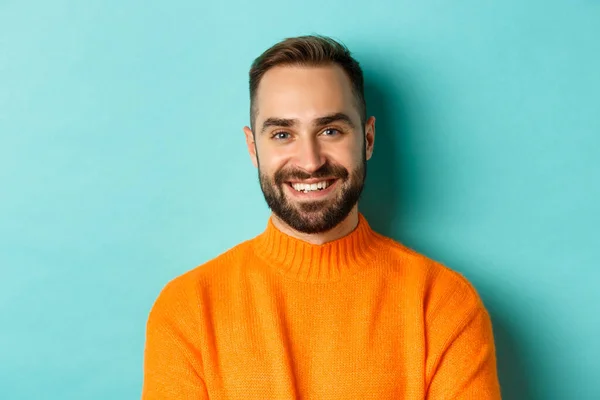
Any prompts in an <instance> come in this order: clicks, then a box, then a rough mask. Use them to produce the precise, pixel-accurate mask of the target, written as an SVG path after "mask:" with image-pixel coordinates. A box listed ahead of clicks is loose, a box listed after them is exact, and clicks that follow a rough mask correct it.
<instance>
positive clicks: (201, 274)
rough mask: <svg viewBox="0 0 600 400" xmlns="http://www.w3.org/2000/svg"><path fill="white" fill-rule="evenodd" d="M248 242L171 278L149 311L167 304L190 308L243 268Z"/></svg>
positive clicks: (249, 248) (249, 247)
mask: <svg viewBox="0 0 600 400" xmlns="http://www.w3.org/2000/svg"><path fill="white" fill-rule="evenodd" d="M251 251H252V250H251V240H246V241H244V242H241V243H239V244H237V245H235V246H234V247H232V248H230V249H228V250H226V251H225V252H223V253H221V254H219V255H218V256H216V257H214V258H212V259H210V260H208V261H206V262H204V263H202V264H199V265H198V266H196V267H194V268H192V269H190V270H188V271H185V272H183V273H181V274H179V275H177V276H175V277H174V278H171V279H170V280H169V281H167V283H166V284H165V285H163V287H162V289H161V290H160V293H159V294H158V296H157V298H156V300H155V302H154V304H153V309H156V310H159V309H162V308H164V307H163V306H164V305H167V304H174V303H178V304H193V303H196V302H197V301H198V299H200V298H201V297H202V292H204V291H205V290H206V289H209V288H210V286H213V285H214V284H215V283H218V282H219V281H224V280H225V279H226V278H227V275H228V274H231V273H232V271H233V270H234V269H236V268H239V267H240V265H242V264H243V260H246V259H248V257H249V256H250V254H249V252H251Z"/></svg>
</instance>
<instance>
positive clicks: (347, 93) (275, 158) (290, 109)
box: [244, 65, 374, 233]
mask: <svg viewBox="0 0 600 400" xmlns="http://www.w3.org/2000/svg"><path fill="white" fill-rule="evenodd" d="M255 106H256V109H257V113H256V117H255V123H254V127H255V129H254V133H253V132H252V131H251V130H250V129H249V128H247V127H246V128H245V129H244V131H245V133H246V141H247V144H248V150H249V151H250V154H251V156H252V159H253V162H254V164H255V166H257V167H258V172H259V180H260V185H261V189H262V191H263V194H264V196H265V200H266V201H267V204H268V205H269V207H270V208H271V210H272V211H273V213H274V214H275V215H276V216H277V217H279V218H280V219H281V220H282V221H283V222H285V223H286V224H287V225H289V226H290V227H291V228H293V229H295V230H296V231H299V232H303V233H319V232H326V231H328V230H330V229H332V228H333V227H335V226H336V225H338V224H339V223H340V222H342V221H343V220H344V219H345V218H346V217H347V216H348V214H349V213H350V211H351V210H352V209H353V208H354V206H355V205H356V204H357V202H358V199H359V196H360V194H361V192H362V189H363V185H364V181H365V176H366V161H367V159H368V158H370V156H371V152H372V145H373V135H374V119H373V118H371V119H369V121H368V122H367V124H366V126H363V125H362V124H361V120H360V115H359V111H358V109H357V106H356V99H355V97H354V95H353V93H352V88H351V83H350V80H349V79H348V77H347V76H346V74H345V73H344V71H343V70H342V69H341V68H340V67H338V66H333V65H332V66H323V67H299V66H285V67H275V68H272V69H270V70H269V71H267V72H266V73H265V75H264V76H263V78H262V80H261V82H260V85H259V88H258V91H257V94H256V99H255ZM365 129H366V130H365ZM365 132H366V133H367V135H366V136H365Z"/></svg>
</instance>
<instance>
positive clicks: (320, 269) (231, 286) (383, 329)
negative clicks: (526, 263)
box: [142, 36, 500, 400]
mask: <svg viewBox="0 0 600 400" xmlns="http://www.w3.org/2000/svg"><path fill="white" fill-rule="evenodd" d="M250 96H251V123H250V125H251V127H245V128H244V133H245V137H246V144H247V147H248V151H249V153H250V158H251V160H252V162H253V164H254V166H255V167H257V168H258V173H259V181H260V185H261V189H262V191H263V193H264V196H265V199H266V201H267V203H268V205H269V207H270V208H271V210H272V215H271V218H270V219H269V221H268V223H267V227H266V229H265V231H264V232H263V233H262V234H260V235H258V236H257V237H255V238H253V239H251V240H248V241H246V242H244V243H241V244H239V245H238V246H236V247H234V248H233V249H231V250H229V251H227V252H225V253H224V254H222V255H221V256H219V257H217V258H216V259H213V260H211V261H209V262H207V263H206V264H204V265H202V266H200V267H198V268H196V269H193V270H191V271H189V272H187V273H185V274H183V275H182V276H179V277H177V278H176V279H174V280H172V281H171V282H169V283H168V284H167V285H166V286H165V288H164V289H163V290H162V292H161V293H160V295H159V296H158V298H157V300H156V302H155V304H154V306H153V308H152V310H151V312H150V315H149V318H148V324H147V333H146V349H145V361H144V384H143V389H142V399H145V400H151V399H296V398H303V399H431V400H434V399H435V400H437V399H477V400H481V399H499V398H500V389H499V385H498V379H497V374H496V359H495V350H494V341H493V335H492V327H491V322H490V318H489V315H488V313H487V311H486V309H485V308H484V305H483V304H482V302H481V300H480V298H479V296H478V295H477V293H476V291H475V290H474V289H473V287H472V286H471V285H470V284H469V282H467V280H465V278H463V277H462V276H461V275H459V274H458V273H456V272H453V271H451V270H450V269H448V268H446V267H444V266H442V265H440V264H438V263H436V262H434V261H432V260H430V259H428V258H426V257H424V256H422V255H419V254H417V253H416V252H414V251H412V250H410V249H408V248H406V247H405V246H403V245H402V244H400V243H397V242H395V241H393V240H392V239H389V238H386V237H384V236H382V235H380V234H378V233H376V232H374V231H373V230H372V229H371V228H370V226H369V224H368V223H367V221H366V219H365V217H364V216H363V215H362V214H361V213H359V211H358V205H357V202H358V199H359V196H360V194H361V191H362V188H363V184H364V181H365V177H366V166H367V160H369V159H370V158H371V155H372V154H373V144H374V140H375V118H373V117H370V118H368V119H367V116H366V111H365V110H366V106H365V100H364V94H363V75H362V71H361V68H360V66H359V64H358V63H357V62H356V61H355V60H354V59H353V58H352V57H351V55H350V53H349V51H348V50H347V49H346V48H345V47H343V46H342V45H340V44H339V43H337V42H335V41H334V40H332V39H329V38H325V37H319V36H304V37H298V38H291V39H287V40H285V41H283V42H281V43H278V44H276V45H275V46H273V47H272V48H270V49H268V50H267V51H266V52H265V53H263V54H262V55H261V56H260V57H258V58H257V59H256V60H255V61H254V63H253V65H252V68H251V70H250Z"/></svg>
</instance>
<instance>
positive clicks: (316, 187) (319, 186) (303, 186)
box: [289, 180, 333, 193]
mask: <svg viewBox="0 0 600 400" xmlns="http://www.w3.org/2000/svg"><path fill="white" fill-rule="evenodd" d="M332 183H333V180H324V181H319V182H312V183H302V182H290V183H289V184H290V186H291V187H293V188H294V189H295V190H296V191H297V192H303V193H309V192H314V191H320V190H325V189H327V187H328V186H329V185H331V184H332Z"/></svg>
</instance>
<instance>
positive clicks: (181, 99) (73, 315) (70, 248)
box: [0, 0, 600, 400]
mask: <svg viewBox="0 0 600 400" xmlns="http://www.w3.org/2000/svg"><path fill="white" fill-rule="evenodd" d="M307 33H321V34H326V35H331V36H333V37H335V38H338V39H340V40H342V41H344V42H345V43H346V44H347V45H348V46H349V47H350V49H351V50H352V51H353V52H354V54H355V56H356V57H357V58H358V60H359V61H360V62H361V64H362V66H363V68H364V71H365V76H366V81H367V100H368V109H369V114H373V115H375V116H376V117H377V136H376V143H375V153H374V158H373V159H372V161H370V163H369V175H368V184H367V188H366V193H365V195H364V200H363V201H362V203H361V210H362V211H363V212H364V213H365V214H366V216H367V217H368V219H369V221H370V222H371V225H372V226H373V227H375V228H376V229H377V230H379V231H380V232H382V233H384V234H386V235H388V236H392V237H394V238H395V239H397V240H400V241H403V242H404V243H406V244H407V245H409V246H411V247H414V248H415V249H417V250H418V251H420V252H422V253H424V254H426V255H428V256H429V257H431V258H434V259H436V260H439V261H442V262H444V263H445V264H446V265H448V266H449V267H451V268H453V269H455V270H457V271H459V272H461V273H463V274H464V275H465V276H467V278H469V280H470V281H471V282H472V283H473V284H474V285H475V286H476V288H477V289H478V291H479V292H480V294H481V296H482V298H483V299H484V302H485V303H486V306H487V307H488V309H489V311H490V313H491V315H492V319H493V323H494V332H495V336H496V345H497V351H498V366H499V371H500V380H501V384H502V389H503V394H504V398H505V399H534V400H549V399H600V384H599V382H598V380H599V379H598V378H599V377H600V366H599V365H600V340H599V338H600V312H599V307H600V289H599V288H598V286H599V284H600V272H599V270H598V262H597V258H598V248H599V247H600V240H599V234H598V227H599V226H600V189H599V182H600V157H599V153H600V116H599V114H600V2H599V1H592V0H587V1H586V0H575V1H558V0H555V1H520V0H507V1H502V2H500V1H496V2H491V1H475V0H466V1H461V2H451V1H430V0H427V1H419V2H417V1H398V0H396V1H382V0H371V1H368V2H364V3H362V4H357V3H356V4H354V3H351V2H347V1H340V0H331V1H321V0H319V1H314V0H309V1H302V2H299V1H298V2H294V3H290V4H285V3H282V2H278V1H273V0H269V1H260V2H257V1H221V2H201V1H191V0H172V1H169V2H167V1H163V2H159V1H126V2H123V1H98V0H96V1H85V2H83V1H52V2H50V1H18V2H17V1H2V0H0V243H1V244H0V274H1V279H0V398H1V399H6V400H8V399H11V400H12V399H28V400H29V399H132V398H139V395H140V390H141V382H142V360H143V347H144V332H145V322H146V318H147V314H148V311H149V309H150V307H151V305H152V302H153V301H154V299H155V298H156V296H157V295H158V293H159V291H160V289H161V288H162V287H163V286H164V285H165V284H166V282H167V281H169V280H170V279H172V278H173V277H175V276H177V275H179V274H181V273H183V272H185V271H187V270H189V269H191V268H194V267H195V266H197V265H199V264H202V263H203V262H205V261H207V260H209V259H210V258H212V257H215V256H216V255H218V254H220V253H222V252H223V251H225V250H226V249H228V248H230V247H232V246H234V245H235V244H237V243H239V242H241V241H242V240H245V239H248V238H250V237H252V236H254V235H256V234H258V233H260V232H261V231H262V230H263V229H264V227H265V224H266V219H267V217H268V214H269V212H268V209H267V207H266V204H265V202H264V200H263V197H262V194H261V192H260V188H259V185H258V180H257V173H256V170H255V169H254V168H253V167H252V164H251V163H250V159H249V157H248V155H247V153H246V148H245V145H244V137H243V133H242V130H241V129H242V127H243V126H244V125H246V124H248V105H249V101H248V87H247V72H248V68H249V65H250V63H251V62H252V60H253V59H254V57H256V56H258V55H259V54H260V53H261V52H262V51H263V50H265V49H266V48H267V47H268V46H270V45H272V44H274V43H275V42H276V41H278V40H280V39H283V38H285V37H288V36H295V35H299V34H307Z"/></svg>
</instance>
